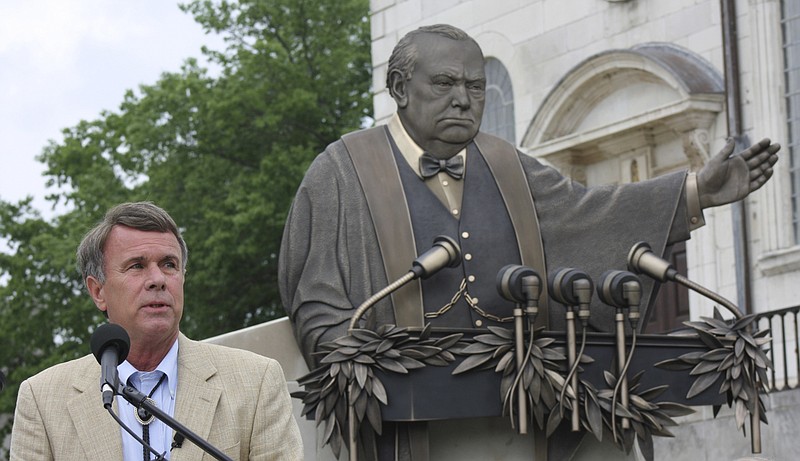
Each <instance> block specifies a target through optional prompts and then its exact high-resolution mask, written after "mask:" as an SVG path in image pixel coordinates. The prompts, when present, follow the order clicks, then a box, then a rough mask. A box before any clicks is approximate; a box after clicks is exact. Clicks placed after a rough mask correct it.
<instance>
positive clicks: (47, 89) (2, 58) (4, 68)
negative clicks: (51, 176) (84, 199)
mask: <svg viewBox="0 0 800 461" xmlns="http://www.w3.org/2000/svg"><path fill="white" fill-rule="evenodd" d="M178 3H179V2H177V1H175V0H135V1H120V0H0V199H2V200H4V201H7V202H12V203H16V202H17V201H19V200H21V199H23V198H25V197H27V196H32V197H33V198H34V202H33V206H34V208H36V209H38V210H39V211H40V212H42V214H43V215H44V216H45V217H52V216H53V215H54V214H57V213H58V212H59V211H62V210H58V209H56V210H55V211H54V210H52V208H51V204H50V203H49V202H47V201H46V200H45V199H44V197H45V195H46V194H47V193H48V190H47V189H46V187H45V183H46V180H47V178H46V177H45V176H43V175H42V174H43V172H44V165H43V164H42V163H40V162H38V161H37V160H36V157H37V156H39V154H41V153H42V150H43V149H44V147H45V146H47V144H48V142H49V141H50V140H53V141H56V142H60V141H61V140H62V139H63V137H62V135H61V131H62V130H63V129H64V128H69V127H73V126H75V125H77V124H78V123H79V122H80V121H81V120H96V119H98V118H99V117H100V113H101V112H102V111H103V110H110V111H118V110H119V105H120V103H121V102H122V99H123V96H124V94H125V91H126V90H128V89H133V90H136V89H138V87H139V85H140V84H153V83H155V82H156V81H158V79H159V76H160V75H161V74H162V73H163V72H178V71H179V70H180V68H181V65H182V64H183V62H184V61H185V60H186V59H187V58H189V57H196V58H198V59H199V60H200V62H201V63H204V62H205V61H204V60H203V59H202V53H201V50H200V48H201V46H202V45H208V46H210V47H211V48H213V49H221V48H222V40H221V39H220V38H219V37H217V36H214V35H206V34H205V33H204V32H203V30H202V28H201V27H200V25H199V24H198V23H196V22H195V21H194V18H193V17H192V16H191V15H190V14H188V13H184V12H182V11H181V10H180V9H179V8H178ZM184 3H185V2H184Z"/></svg>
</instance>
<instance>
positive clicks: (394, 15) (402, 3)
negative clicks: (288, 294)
mask: <svg viewBox="0 0 800 461" xmlns="http://www.w3.org/2000/svg"><path fill="white" fill-rule="evenodd" d="M370 16H371V18H370V19H371V27H372V62H373V70H374V72H373V91H374V93H375V97H374V109H375V123H376V124H381V123H384V122H386V121H387V120H388V118H389V116H390V115H391V114H392V113H393V112H394V110H395V106H394V102H393V101H392V99H391V98H390V96H389V93H388V91H387V90H386V88H385V80H386V67H387V60H388V58H389V55H390V53H391V50H392V48H393V47H394V46H395V44H396V43H397V41H398V40H399V39H400V38H401V37H402V36H403V35H404V34H405V33H407V32H409V31H411V30H413V29H416V28H417V27H420V26H423V25H429V24H436V23H447V24H451V25H454V26H456V27H459V28H461V29H463V30H465V31H466V32H467V33H469V34H470V35H471V36H472V37H474V38H475V39H476V40H477V42H478V43H479V45H480V46H481V48H482V49H483V52H484V54H485V57H486V58H487V62H486V73H487V79H488V88H487V104H486V111H485V115H484V120H483V130H484V131H488V132H490V133H493V134H496V135H498V136H500V137H503V138H505V139H507V140H509V141H511V142H512V143H513V144H515V145H516V146H517V147H518V148H519V149H520V150H521V151H523V152H524V153H527V154H529V155H532V156H534V157H537V158H539V159H540V160H541V161H543V162H545V163H548V164H550V165H552V166H554V167H556V168H558V169H559V170H560V171H561V172H562V173H563V174H566V175H569V176H571V177H573V178H574V179H576V180H578V181H581V182H582V183H584V184H586V185H588V186H593V185H599V184H607V183H622V182H629V181H638V180H644V179H647V178H650V177H654V176H658V175H661V174H665V173H668V172H673V171H676V170H682V169H698V168H700V167H701V166H702V165H703V164H704V162H705V161H707V159H708V158H709V156H710V155H713V154H714V153H716V152H718V151H719V150H720V149H721V148H722V147H723V146H724V145H725V142H726V139H727V138H728V137H734V138H736V139H737V142H738V143H739V145H740V148H744V147H746V146H747V145H749V144H752V143H754V142H757V141H758V140H760V139H761V138H763V137H769V138H771V139H772V140H773V141H777V142H779V143H781V144H782V145H783V149H782V151H781V154H780V155H781V160H780V161H779V162H778V164H777V165H776V168H775V174H774V176H773V178H772V180H771V181H770V182H769V183H768V184H767V185H766V186H764V187H763V188H762V189H761V190H759V191H758V192H756V193H754V194H752V195H751V196H749V197H748V198H747V199H746V200H745V201H744V202H742V203H739V204H734V205H728V206H724V207H718V208H714V209H709V210H706V211H705V218H706V225H705V226H704V227H702V228H700V229H698V230H696V231H694V232H693V233H692V238H691V240H689V241H688V242H686V244H685V245H684V246H681V247H678V246H676V248H674V251H673V254H672V262H673V263H674V264H675V266H676V267H677V268H678V269H679V270H680V271H681V272H683V273H684V274H686V275H687V276H688V278H689V279H691V280H693V281H695V282H697V283H698V284H700V285H702V286H704V287H706V288H708V289H710V290H713V291H715V292H717V293H720V294H721V295H722V296H724V297H725V298H727V299H729V300H731V301H733V302H734V303H735V304H736V305H738V306H740V308H741V309H742V310H743V311H745V312H748V313H758V314H760V315H765V316H766V315H767V313H769V312H772V311H777V310H783V309H785V310H786V311H787V313H786V314H785V315H783V316H780V317H778V320H777V322H776V320H773V321H772V324H771V327H772V330H773V334H772V336H773V337H774V345H773V350H774V356H773V360H774V361H775V364H776V369H777V370H776V371H777V375H776V378H774V382H773V383H771V385H772V386H775V387H776V389H777V390H781V389H785V388H786V386H789V387H795V386H796V385H797V374H798V373H797V369H798V364H800V359H798V358H797V331H798V323H797V309H794V310H792V309H791V308H793V307H797V306H798V305H800V302H798V297H797V293H798V292H800V291H798V288H797V285H798V284H800V167H799V166H800V115H798V114H800V1H798V0H371V1H370ZM673 285H675V284H665V285H664V286H663V287H662V289H661V292H660V295H659V300H658V307H657V308H656V309H655V313H654V315H653V316H652V318H651V319H650V322H649V324H648V325H647V331H648V332H664V331H669V330H671V329H674V328H677V327H680V326H681V322H682V321H684V320H688V319H692V320H695V319H698V318H700V317H701V316H710V315H712V311H713V307H714V303H713V302H712V301H709V300H708V299H706V298H704V297H702V296H700V295H697V294H695V293H693V292H692V293H690V292H688V291H687V290H685V289H682V288H680V287H678V286H673ZM780 320H783V322H782V323H781V322H780ZM763 322H765V323H762V327H763V326H765V325H766V322H767V320H766V319H764V320H763ZM211 341H215V342H220V343H225V344H229V345H232V346H236V347H244V348H248V349H252V350H255V351H257V352H261V353H263V354H265V355H269V356H272V357H275V358H277V359H279V360H280V362H281V364H282V365H283V368H284V371H285V373H286V376H287V379H288V380H289V385H290V388H291V389H292V390H294V389H296V388H297V383H296V381H295V380H296V379H297V378H298V377H300V376H302V375H303V374H305V373H307V371H308V370H307V368H306V367H305V364H304V362H303V360H302V358H301V357H300V354H299V352H298V351H297V350H295V349H292V348H290V347H287V345H289V344H292V343H293V337H292V333H291V331H290V328H289V326H288V321H287V320H286V319H285V318H284V319H281V320H277V321H275V322H270V323H268V324H264V325H261V326H256V327H252V328H249V329H245V330H242V331H240V332H233V333H230V334H228V335H223V336H221V337H217V338H212V339H211ZM784 351H789V352H788V353H786V354H784ZM790 354H791V355H790ZM301 406H302V405H301V404H300V403H299V402H295V409H296V412H297V414H298V415H299V412H300V408H301ZM799 409H800V390H783V391H780V392H773V393H770V394H768V396H767V410H768V417H769V421H770V423H769V425H765V426H762V438H763V444H762V445H763V449H762V450H763V453H762V454H759V455H752V454H751V452H750V447H751V446H750V430H749V429H748V430H747V433H748V434H747V435H748V436H747V437H743V436H742V434H741V432H740V431H738V430H737V429H736V427H735V424H734V422H733V419H734V418H733V415H732V412H731V411H730V410H727V409H723V410H722V411H721V412H720V414H719V415H718V416H717V417H716V418H713V417H712V411H711V409H710V408H708V407H701V408H698V412H697V413H696V414H695V415H692V416H689V417H685V418H683V419H682V420H681V426H680V427H678V428H674V430H673V432H674V433H675V435H676V437H675V438H674V439H664V438H660V439H658V440H657V442H656V446H655V454H656V459H673V460H676V461H677V460H693V461H694V460H709V461H711V460H714V461H716V460H734V459H745V458H748V457H750V456H758V457H759V459H770V460H783V459H800V442H797V441H796V436H795V435H794V432H795V427H796V419H797V416H796V415H797V414H798V410H799ZM298 421H300V422H301V430H302V431H303V438H304V442H305V446H306V459H307V460H319V461H330V460H333V459H334V458H333V456H332V454H331V452H330V449H329V448H327V447H320V446H319V443H318V442H317V440H315V439H316V438H317V436H319V432H320V431H321V428H316V427H315V426H314V423H313V421H309V420H305V419H302V418H299V416H298ZM493 430H496V431H498V432H497V434H502V433H503V432H502V430H504V429H502V428H493ZM508 432H509V433H513V429H511V428H508ZM462 437H465V438H468V437H469V436H468V435H462ZM498 440H499V441H498V445H497V447H498V450H499V451H496V452H494V454H491V450H492V449H493V448H492V447H487V450H488V451H485V452H484V451H473V452H471V453H469V455H467V456H460V455H456V453H459V450H463V447H459V446H455V445H454V446H453V447H451V448H452V450H451V452H452V453H451V455H452V456H455V457H454V458H453V459H503V458H502V457H497V456H500V455H497V453H502V452H503V451H502V450H503V449H504V447H503V446H502V445H503V444H504V443H507V444H511V443H512V442H511V439H510V438H503V436H498ZM470 449H472V448H470ZM614 453H617V452H614V451H613V448H612V450H611V451H610V452H608V453H605V454H603V453H600V452H596V456H590V457H588V458H581V459H612V458H606V457H605V456H606V455H609V456H612V457H614V459H616V456H617V455H615V454H614ZM346 456H347V454H346V450H343V455H342V459H346ZM459 456H460V457H459ZM491 456H494V457H491ZM532 458H533V455H532V454H531V456H530V457H526V458H525V459H532Z"/></svg>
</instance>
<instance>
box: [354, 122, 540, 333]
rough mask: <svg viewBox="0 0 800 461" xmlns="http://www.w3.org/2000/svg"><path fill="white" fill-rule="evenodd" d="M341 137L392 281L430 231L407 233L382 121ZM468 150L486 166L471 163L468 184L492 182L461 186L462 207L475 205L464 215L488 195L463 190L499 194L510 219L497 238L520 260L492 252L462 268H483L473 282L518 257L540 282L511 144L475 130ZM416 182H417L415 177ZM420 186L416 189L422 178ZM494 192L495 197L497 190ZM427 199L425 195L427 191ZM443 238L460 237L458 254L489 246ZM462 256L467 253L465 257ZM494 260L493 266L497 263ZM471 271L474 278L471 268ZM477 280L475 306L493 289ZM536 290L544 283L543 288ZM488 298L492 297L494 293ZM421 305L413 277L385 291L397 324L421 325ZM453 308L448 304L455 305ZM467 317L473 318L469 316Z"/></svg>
mask: <svg viewBox="0 0 800 461" xmlns="http://www.w3.org/2000/svg"><path fill="white" fill-rule="evenodd" d="M342 141H343V142H344V144H345V146H346V147H347V151H348V153H349V154H350V157H351V159H352V161H353V165H354V167H355V170H356V173H357V175H358V178H359V181H360V182H361V185H362V187H363V189H364V195H365V198H366V201H367V205H368V208H369V211H370V215H371V217H372V221H373V224H374V226H375V231H376V235H377V238H378V245H379V247H380V251H381V256H382V257H383V260H384V266H385V269H386V275H387V279H388V280H389V281H390V282H392V281H394V280H397V279H398V278H400V277H402V276H403V275H405V274H406V273H407V272H408V270H409V268H410V263H411V259H413V257H415V256H416V255H417V254H418V253H419V251H420V249H422V250H423V251H424V250H426V249H428V248H429V247H430V244H431V243H432V237H433V235H431V236H430V237H431V238H430V239H427V241H421V242H418V243H417V240H418V239H417V238H416V235H414V232H415V231H414V230H413V227H412V220H413V217H412V211H411V207H409V206H408V202H407V200H406V197H407V196H406V192H405V191H404V189H403V184H402V183H401V179H400V178H401V173H400V168H398V164H399V165H403V166H405V168H409V167H408V165H407V163H406V162H405V161H403V162H396V161H395V159H394V157H393V154H392V148H391V145H390V141H389V135H388V132H387V130H386V128H385V127H377V128H371V129H367V130H362V131H358V132H355V133H350V134H348V135H345V136H343V137H342ZM475 148H477V151H480V153H481V154H483V159H485V163H486V166H487V167H488V168H485V169H484V168H483V167H482V166H481V165H480V164H478V166H476V167H475V168H472V169H473V170H475V171H476V173H480V174H479V175H478V178H479V179H476V182H483V183H484V186H487V185H488V184H489V182H494V183H495V184H496V185H495V186H494V188H491V189H490V190H487V187H483V188H478V187H475V188H473V187H472V185H470V186H469V188H470V189H472V190H470V191H467V190H466V188H465V192H464V194H465V196H464V201H463V208H464V209H465V210H466V209H468V207H474V208H476V209H477V210H476V211H475V213H473V212H472V211H470V212H469V213H470V214H472V217H473V218H474V219H475V220H479V219H481V212H482V211H483V210H480V209H478V208H480V207H481V206H482V205H483V204H484V203H488V201H489V199H488V198H486V199H480V200H478V199H474V198H471V194H475V195H474V196H475V197H482V196H483V194H485V193H487V192H488V193H489V194H492V195H494V196H495V199H497V198H498V197H499V198H500V199H502V200H501V201H500V202H497V203H496V204H495V205H494V206H493V207H495V208H503V207H502V204H504V205H505V209H506V210H507V211H505V210H503V211H504V212H505V215H506V220H510V222H511V226H512V228H513V232H510V233H506V234H504V239H503V240H505V238H508V240H509V241H510V242H509V248H513V243H511V242H513V241H514V240H516V244H517V247H518V249H519V253H518V255H519V256H518V257H520V259H516V258H514V257H513V256H511V254H508V255H500V256H501V257H502V258H500V257H499V258H497V259H498V261H496V262H495V264H494V265H487V266H485V267H484V266H481V264H480V262H481V261H476V262H477V263H478V264H475V265H472V264H470V263H467V264H465V266H464V268H463V269H462V270H465V271H467V272H469V273H470V274H472V273H473V272H472V271H480V272H479V273H482V274H484V275H482V276H481V279H480V280H481V281H486V280H485V279H486V278H487V277H488V278H489V279H492V278H494V277H495V276H496V274H497V270H498V269H499V268H500V267H502V266H503V265H505V264H510V263H511V261H513V260H516V261H519V260H521V262H522V264H524V265H526V266H530V267H532V268H533V269H534V270H536V271H537V272H538V273H539V275H540V276H541V277H542V279H543V280H546V277H547V274H546V271H545V260H544V251H543V248H542V240H541V236H540V234H539V223H538V218H537V216H536V210H535V208H534V204H533V196H532V194H531V191H530V187H529V185H528V182H527V179H526V176H525V173H524V171H523V169H522V165H521V163H520V160H519V157H518V154H517V152H516V149H514V147H513V146H511V145H510V144H508V143H507V142H505V141H503V140H500V139H499V138H496V137H494V136H490V135H486V134H483V133H478V136H476V138H475V147H473V149H475ZM478 155H480V154H478ZM478 155H472V156H471V157H478ZM469 161H471V160H468V162H469ZM467 170H468V172H467V174H468V175H469V170H470V165H468V166H467ZM408 172H410V171H408ZM481 172H483V173H481ZM412 174H413V173H412ZM480 178H482V179H480ZM492 180H493V181H492ZM417 182H419V183H421V181H419V179H418V178H417ZM420 185H422V186H423V187H424V184H420ZM496 192H497V194H499V195H497V194H496ZM430 198H431V199H433V197H432V196H431V197H430ZM408 199H409V200H414V199H413V198H412V197H411V196H408ZM476 200H477V202H476ZM478 202H480V203H478ZM417 205H418V204H417V203H415V204H414V208H416V207H417ZM440 206H441V204H440ZM419 211H420V210H414V211H413V213H418V212H419ZM498 216H499V215H498ZM424 219H425V218H421V217H420V216H417V219H416V220H417V221H421V222H424ZM504 221H505V220H504ZM451 224H452V223H451ZM465 225H466V226H470V225H472V226H487V229H490V228H491V223H488V222H485V223H481V224H476V223H475V222H472V221H470V220H469V219H468V220H467V221H465V222H463V223H461V226H465ZM476 228H477V227H476ZM431 229H433V227H431ZM468 232H469V231H468ZM437 235H438V234H437ZM478 235H479V236H481V233H480V232H479V234H478ZM451 236H452V237H454V238H458V239H460V240H462V241H465V242H464V243H466V245H467V248H469V250H465V249H462V252H463V253H464V254H465V255H466V254H467V253H469V251H475V252H481V253H483V252H492V251H494V250H495V248H492V247H491V245H488V244H481V242H480V240H477V239H476V240H473V241H469V239H468V238H467V239H463V236H462V234H458V235H451ZM483 236H484V237H486V238H491V235H490V234H488V233H486V232H484V233H483ZM492 241H494V239H492ZM484 243H485V242H484ZM479 244H481V245H480V246H481V248H480V249H478V246H479ZM418 245H419V247H418ZM503 246H505V245H503ZM476 254H477V253H476ZM464 259H467V258H466V257H465V258H464ZM500 259H505V261H499V260H500ZM462 262H466V261H462ZM497 264H499V266H498V265H497ZM463 275H464V274H461V276H462V277H463ZM475 275H476V280H477V273H476V274H475ZM451 276H452V274H451ZM481 285H482V286H481V288H475V289H476V290H480V291H479V292H477V293H472V296H474V297H477V298H478V301H479V305H481V307H482V308H483V306H484V303H483V302H481V300H480V297H481V296H485V297H488V298H493V297H496V296H497V295H496V289H495V288H494V284H493V283H484V284H481ZM543 285H544V284H543ZM543 288H546V287H544V286H543ZM434 291H435V290H434ZM478 293H480V294H478ZM452 295H453V293H449V296H452ZM496 299H499V297H498V298H496ZM425 304H426V303H425V302H424V301H423V290H422V284H421V282H420V281H419V280H416V281H413V282H411V283H409V284H407V285H405V286H404V287H403V288H401V289H399V290H397V291H396V292H395V293H393V294H392V305H393V307H394V316H395V321H396V324H397V325H398V326H412V327H413V326H422V325H424V324H425V323H426V319H425V318H424V317H423V310H422V308H421V306H423V305H425ZM487 305H488V303H487ZM499 306H500V309H501V311H502V310H503V309H504V308H503V307H502V305H499ZM439 307H440V306H435V307H433V309H434V310H436V309H438V308H439ZM453 309H455V307H454V308H453ZM509 310H510V309H509ZM461 316H462V317H466V315H465V314H464V312H463V311H461ZM470 317H471V316H470ZM475 320H477V318H476V319H475ZM470 322H472V323H471V325H472V326H475V325H474V322H475V321H473V320H472V319H471V318H470ZM484 324H485V323H484ZM536 324H537V326H540V325H541V326H544V325H546V324H547V293H546V290H545V289H543V290H542V294H541V297H540V315H539V316H538V317H537V322H536Z"/></svg>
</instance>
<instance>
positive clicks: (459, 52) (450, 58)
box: [417, 34, 485, 79]
mask: <svg viewBox="0 0 800 461" xmlns="http://www.w3.org/2000/svg"><path fill="white" fill-rule="evenodd" d="M428 35H430V34H428ZM435 37H437V38H438V39H441V40H442V42H439V43H438V44H430V45H431V46H424V44H420V45H423V46H419V48H418V53H417V66H418V67H424V68H427V69H428V73H429V74H431V75H439V74H440V75H445V76H451V77H455V76H460V75H462V73H465V74H467V76H468V77H469V78H471V79H479V78H484V73H485V71H484V61H483V55H482V54H481V52H480V49H479V48H478V47H477V46H476V45H475V44H474V43H473V42H472V41H469V40H452V39H449V38H446V37H438V36H435Z"/></svg>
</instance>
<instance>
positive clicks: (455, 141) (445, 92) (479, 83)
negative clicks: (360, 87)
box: [386, 25, 486, 158]
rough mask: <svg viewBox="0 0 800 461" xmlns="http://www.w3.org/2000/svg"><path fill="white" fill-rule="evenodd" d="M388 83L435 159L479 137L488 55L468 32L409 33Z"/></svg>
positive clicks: (409, 127)
mask: <svg viewBox="0 0 800 461" xmlns="http://www.w3.org/2000/svg"><path fill="white" fill-rule="evenodd" d="M386 83H387V86H388V88H389V92H390V94H391V95H392V98H394V100H395V102H396V103H397V113H398V115H399V117H400V120H401V121H402V123H403V126H404V127H405V129H406V131H408V134H409V135H410V136H411V138H412V139H413V140H414V141H415V142H416V143H417V144H418V145H419V146H420V147H421V148H422V149H424V150H425V151H427V152H430V153H431V154H433V155H434V156H437V157H440V158H448V157H451V156H453V155H455V154H456V153H458V151H460V150H461V149H463V148H464V147H465V146H466V145H467V144H469V142H470V141H472V139H473V138H474V137H475V135H476V134H477V133H478V129H479V128H480V123H481V117H482V116H483V108H484V104H485V96H486V74H485V71H484V60H483V52H482V51H481V49H480V47H479V46H478V44H477V43H476V42H475V40H473V39H472V38H471V37H470V36H469V35H467V34H466V33H465V32H464V31H462V30H460V29H458V28H455V27H452V26H448V25H434V26H426V27H421V28H419V29H417V30H414V31H412V32H409V33H408V34H406V36H404V37H403V38H402V39H401V40H400V41H399V42H398V44H397V46H395V48H394V50H393V51H392V55H391V57H390V58H389V68H388V71H387V77H386Z"/></svg>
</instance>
